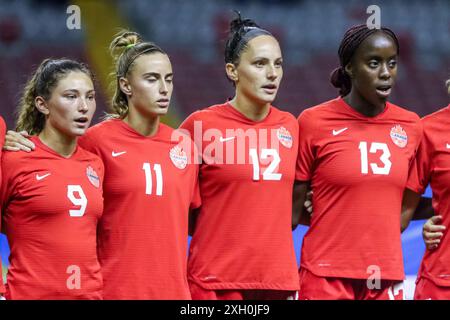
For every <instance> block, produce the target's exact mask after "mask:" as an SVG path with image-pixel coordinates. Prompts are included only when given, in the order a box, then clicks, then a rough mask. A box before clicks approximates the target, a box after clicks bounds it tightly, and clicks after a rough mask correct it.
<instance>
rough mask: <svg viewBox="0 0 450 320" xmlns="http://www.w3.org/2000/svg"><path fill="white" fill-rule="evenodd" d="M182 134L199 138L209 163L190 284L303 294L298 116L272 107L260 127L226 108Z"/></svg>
mask: <svg viewBox="0 0 450 320" xmlns="http://www.w3.org/2000/svg"><path fill="white" fill-rule="evenodd" d="M181 128H184V129H187V130H188V131H189V132H190V134H191V136H193V137H194V141H195V143H196V144H197V146H198V149H199V151H200V150H201V153H202V161H203V163H202V164H201V166H200V193H201V195H202V207H201V209H200V212H199V215H198V219H197V222H196V228H195V231H194V234H193V237H192V240H191V246H190V250H189V262H188V276H189V279H190V281H193V282H195V283H197V284H198V285H200V286H202V287H203V288H205V289H210V290H220V289H274V290H297V289H298V275H297V263H296V258H295V252H294V246H293V240H292V230H291V214H292V190H293V182H294V176H295V161H296V158H297V143H298V142H297V139H296V137H297V136H298V125H297V122H296V121H295V117H293V116H292V115H291V114H289V113H287V112H282V111H280V110H278V109H276V108H274V107H271V108H270V112H269V114H268V115H267V117H266V118H265V119H264V120H262V121H259V122H255V121H252V120H250V119H248V118H246V117H245V116H244V115H242V114H241V113H240V112H238V111H237V110H236V109H234V108H233V107H232V106H231V105H230V104H229V103H225V104H223V105H215V106H211V107H209V108H206V109H204V110H201V111H197V112H195V113H193V114H192V115H191V116H189V117H188V118H187V119H186V120H185V122H184V123H183V124H182V125H181ZM202 140H203V141H202Z"/></svg>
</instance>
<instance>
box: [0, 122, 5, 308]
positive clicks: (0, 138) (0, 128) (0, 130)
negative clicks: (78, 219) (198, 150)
mask: <svg viewBox="0 0 450 320" xmlns="http://www.w3.org/2000/svg"><path fill="white" fill-rule="evenodd" d="M5 133H6V124H5V120H3V118H2V117H0V159H1V157H2V150H3V144H4V142H5V135H4V134H5ZM1 185H2V171H1V167H0V186H1ZM1 226H2V219H1V208H0V231H1ZM1 258H2V257H1V252H0V300H2V299H3V295H4V293H5V286H4V285H3V277H2V275H3V272H2V259H1Z"/></svg>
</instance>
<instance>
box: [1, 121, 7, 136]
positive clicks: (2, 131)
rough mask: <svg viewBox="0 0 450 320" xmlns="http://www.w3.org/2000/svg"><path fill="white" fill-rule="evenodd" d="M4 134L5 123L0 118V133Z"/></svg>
mask: <svg viewBox="0 0 450 320" xmlns="http://www.w3.org/2000/svg"><path fill="white" fill-rule="evenodd" d="M4 132H6V123H5V120H4V119H3V117H0V133H2V134H3V133H4Z"/></svg>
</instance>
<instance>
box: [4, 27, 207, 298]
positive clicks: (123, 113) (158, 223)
mask: <svg viewBox="0 0 450 320" xmlns="http://www.w3.org/2000/svg"><path fill="white" fill-rule="evenodd" d="M110 49H111V52H112V54H113V56H114V57H115V59H116V71H115V78H116V80H115V86H116V88H115V95H114V98H113V100H112V113H111V114H110V115H109V116H108V118H109V119H107V120H105V121H103V122H101V123H99V124H97V125H95V126H93V127H92V128H90V129H89V130H88V131H87V133H86V135H85V136H84V137H83V138H82V139H80V145H81V146H83V147H84V148H86V149H87V150H89V151H91V152H93V153H95V154H96V155H98V156H100V158H101V159H102V160H103V163H104V165H105V182H104V184H103V190H104V192H103V194H104V198H105V204H104V213H103V217H102V220H101V221H100V225H99V230H98V232H99V234H98V255H99V260H100V263H101V266H102V273H103V283H104V288H103V294H104V299H190V298H191V295H190V292H189V286H188V281H187V272H186V270H187V266H186V264H187V240H188V214H189V210H190V208H197V207H198V206H200V195H199V193H198V184H197V180H198V164H195V163H194V161H192V159H193V154H194V152H195V150H194V149H193V148H190V146H189V145H187V144H186V140H185V139H181V140H182V141H183V143H182V142H179V141H178V140H177V139H176V138H179V137H180V135H179V134H176V132H175V130H173V129H172V128H170V127H168V126H166V125H164V124H162V123H160V117H161V116H163V115H165V114H166V113H167V110H168V107H169V103H170V98H171V96H172V90H173V72H172V66H171V63H170V60H169V57H168V56H167V54H166V53H165V52H164V51H163V50H162V49H161V48H159V47H158V46H156V45H155V44H153V43H150V42H143V41H142V40H141V37H140V36H139V35H138V34H137V33H135V32H128V31H124V32H121V33H120V34H118V35H117V36H116V37H115V38H114V39H113V41H112V42H111V46H110ZM7 139H8V138H7ZM14 141H19V144H26V142H24V141H23V139H20V138H18V137H17V135H16V136H15V137H14V138H13V139H12V140H11V143H10V145H11V146H12V147H17V146H18V145H17V144H16V142H14ZM188 141H190V144H191V145H193V143H192V141H191V140H190V139H188ZM20 147H21V146H20ZM186 147H187V148H186ZM191 147H193V146H191Z"/></svg>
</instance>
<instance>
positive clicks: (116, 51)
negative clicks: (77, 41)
mask: <svg viewBox="0 0 450 320" xmlns="http://www.w3.org/2000/svg"><path fill="white" fill-rule="evenodd" d="M109 51H110V53H111V55H112V57H113V59H114V72H113V76H114V84H115V87H114V96H113V98H112V101H111V113H109V114H107V115H106V118H119V119H123V118H125V117H126V115H127V114H128V98H127V96H126V94H125V93H123V92H122V90H121V89H120V83H119V80H120V78H122V77H126V76H127V75H128V74H129V73H130V72H131V71H132V70H133V66H134V61H135V60H136V59H137V58H138V57H139V56H141V55H143V54H151V53H155V52H160V53H162V54H166V53H165V52H164V51H163V50H162V49H161V48H160V47H158V46H157V45H156V44H154V43H152V42H143V41H142V38H141V36H140V35H139V34H138V33H136V32H133V31H129V30H122V31H120V32H119V33H117V34H116V35H115V36H114V39H113V40H112V41H111V44H110V45H109Z"/></svg>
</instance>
